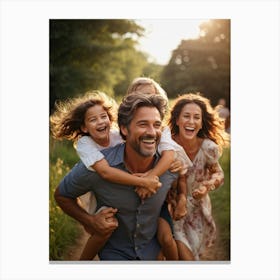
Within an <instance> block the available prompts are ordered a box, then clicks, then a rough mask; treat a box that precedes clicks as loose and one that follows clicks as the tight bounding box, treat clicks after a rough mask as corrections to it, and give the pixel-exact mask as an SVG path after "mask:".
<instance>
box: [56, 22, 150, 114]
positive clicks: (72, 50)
mask: <svg viewBox="0 0 280 280" xmlns="http://www.w3.org/2000/svg"><path fill="white" fill-rule="evenodd" d="M143 32H144V29H143V28H142V27H141V26H139V25H137V24H136V23H135V22H134V21H133V20H114V19H109V20H100V19H98V20H50V109H52V108H53V105H54V102H55V100H56V99H64V98H68V97H73V96H75V95H78V94H82V93H84V92H85V91H87V90H93V89H98V90H101V91H104V92H106V93H107V94H109V95H112V96H113V95H123V94H124V93H125V90H126V88H127V85H128V83H129V81H131V80H132V79H133V78H134V77H135V76H139V75H141V74H142V70H143V68H144V67H146V65H147V59H146V57H145V55H144V54H142V53H141V52H139V51H137V50H136V49H135V45H136V44H137V38H138V37H139V36H142V35H143Z"/></svg>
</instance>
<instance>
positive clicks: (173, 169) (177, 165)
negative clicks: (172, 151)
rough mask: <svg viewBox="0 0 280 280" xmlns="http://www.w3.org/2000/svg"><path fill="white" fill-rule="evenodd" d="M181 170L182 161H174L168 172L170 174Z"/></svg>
mask: <svg viewBox="0 0 280 280" xmlns="http://www.w3.org/2000/svg"><path fill="white" fill-rule="evenodd" d="M182 168H183V163H182V161H180V160H178V159H176V160H174V161H173V162H172V163H171V165H170V168H169V171H170V172H172V173H175V172H181V170H182Z"/></svg>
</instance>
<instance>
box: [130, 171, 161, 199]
mask: <svg viewBox="0 0 280 280" xmlns="http://www.w3.org/2000/svg"><path fill="white" fill-rule="evenodd" d="M133 175H134V176H138V177H141V178H142V180H143V184H142V185H141V186H139V187H143V188H145V189H147V190H148V191H149V192H150V193H152V194H154V193H156V192H157V190H158V189H159V188H160V187H161V185H162V184H161V182H160V181H159V178H158V176H156V175H149V172H146V173H134V174H133Z"/></svg>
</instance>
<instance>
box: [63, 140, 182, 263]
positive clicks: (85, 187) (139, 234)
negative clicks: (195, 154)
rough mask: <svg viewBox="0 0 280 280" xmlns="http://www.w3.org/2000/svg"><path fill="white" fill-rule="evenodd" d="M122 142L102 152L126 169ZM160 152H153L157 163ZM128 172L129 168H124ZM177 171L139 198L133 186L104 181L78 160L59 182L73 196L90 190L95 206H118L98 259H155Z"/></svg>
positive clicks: (112, 163) (168, 173)
mask: <svg viewBox="0 0 280 280" xmlns="http://www.w3.org/2000/svg"><path fill="white" fill-rule="evenodd" d="M124 147H125V144H123V143H122V144H119V145H117V146H115V147H112V148H109V149H105V150H103V151H102V153H103V154H104V155H105V159H106V160H107V161H108V163H109V164H110V165H111V166H112V167H115V168H118V169H121V170H124V171H127V170H126V168H125V165H124ZM159 157H160V156H159V154H156V155H155V162H154V164H156V163H157V162H158V160H159ZM127 172H128V171H127ZM176 178H177V174H174V173H171V172H169V171H167V172H165V173H164V174H163V175H162V176H161V177H160V181H161V183H162V187H161V188H160V189H159V190H158V191H157V193H156V194H154V195H152V196H151V197H149V198H147V199H145V200H143V201H142V200H141V199H140V198H139V196H138V195H137V193H136V192H135V188H134V187H131V186H125V185H120V184H115V183H111V182H108V181H105V180H103V179H102V178H101V177H100V176H99V175H98V173H97V172H92V171H89V170H88V169H87V168H86V167H85V166H84V165H83V163H82V162H79V163H77V164H76V165H75V166H74V167H73V169H72V170H71V171H70V172H69V173H68V174H67V175H66V176H65V177H64V178H63V180H62V181H61V182H60V185H59V191H60V194H61V195H63V196H66V197H70V198H76V197H78V196H80V195H82V194H84V193H86V192H88V191H93V192H94V194H95V196H96V199H97V209H98V208H100V207H101V206H110V207H113V208H117V209H118V212H117V214H116V218H117V219H118V223H119V226H118V228H117V229H116V230H115V231H114V232H113V234H112V235H111V237H110V239H109V240H108V241H107V243H106V245H105V246H104V247H103V249H102V250H101V251H100V253H99V257H100V259H101V260H137V259H140V260H156V258H157V255H158V253H159V249H160V247H159V244H158V242H157V239H156V231H157V223H158V217H159V214H160V210H161V206H162V204H163V202H164V200H165V198H166V195H167V192H168V190H169V189H170V187H171V184H172V182H173V181H174V180H175V179H176Z"/></svg>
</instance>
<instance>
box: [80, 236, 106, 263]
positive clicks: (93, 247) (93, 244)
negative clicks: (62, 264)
mask: <svg viewBox="0 0 280 280" xmlns="http://www.w3.org/2000/svg"><path fill="white" fill-rule="evenodd" d="M109 237H110V236H101V235H97V234H94V235H92V236H91V237H90V238H89V239H88V241H87V243H86V245H85V247H84V250H83V252H82V254H81V257H80V260H81V261H86V260H87V261H89V260H92V259H93V258H94V257H95V256H96V255H97V253H98V252H99V251H100V250H101V248H102V247H103V246H104V245H105V243H106V242H107V240H108V239H109Z"/></svg>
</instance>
